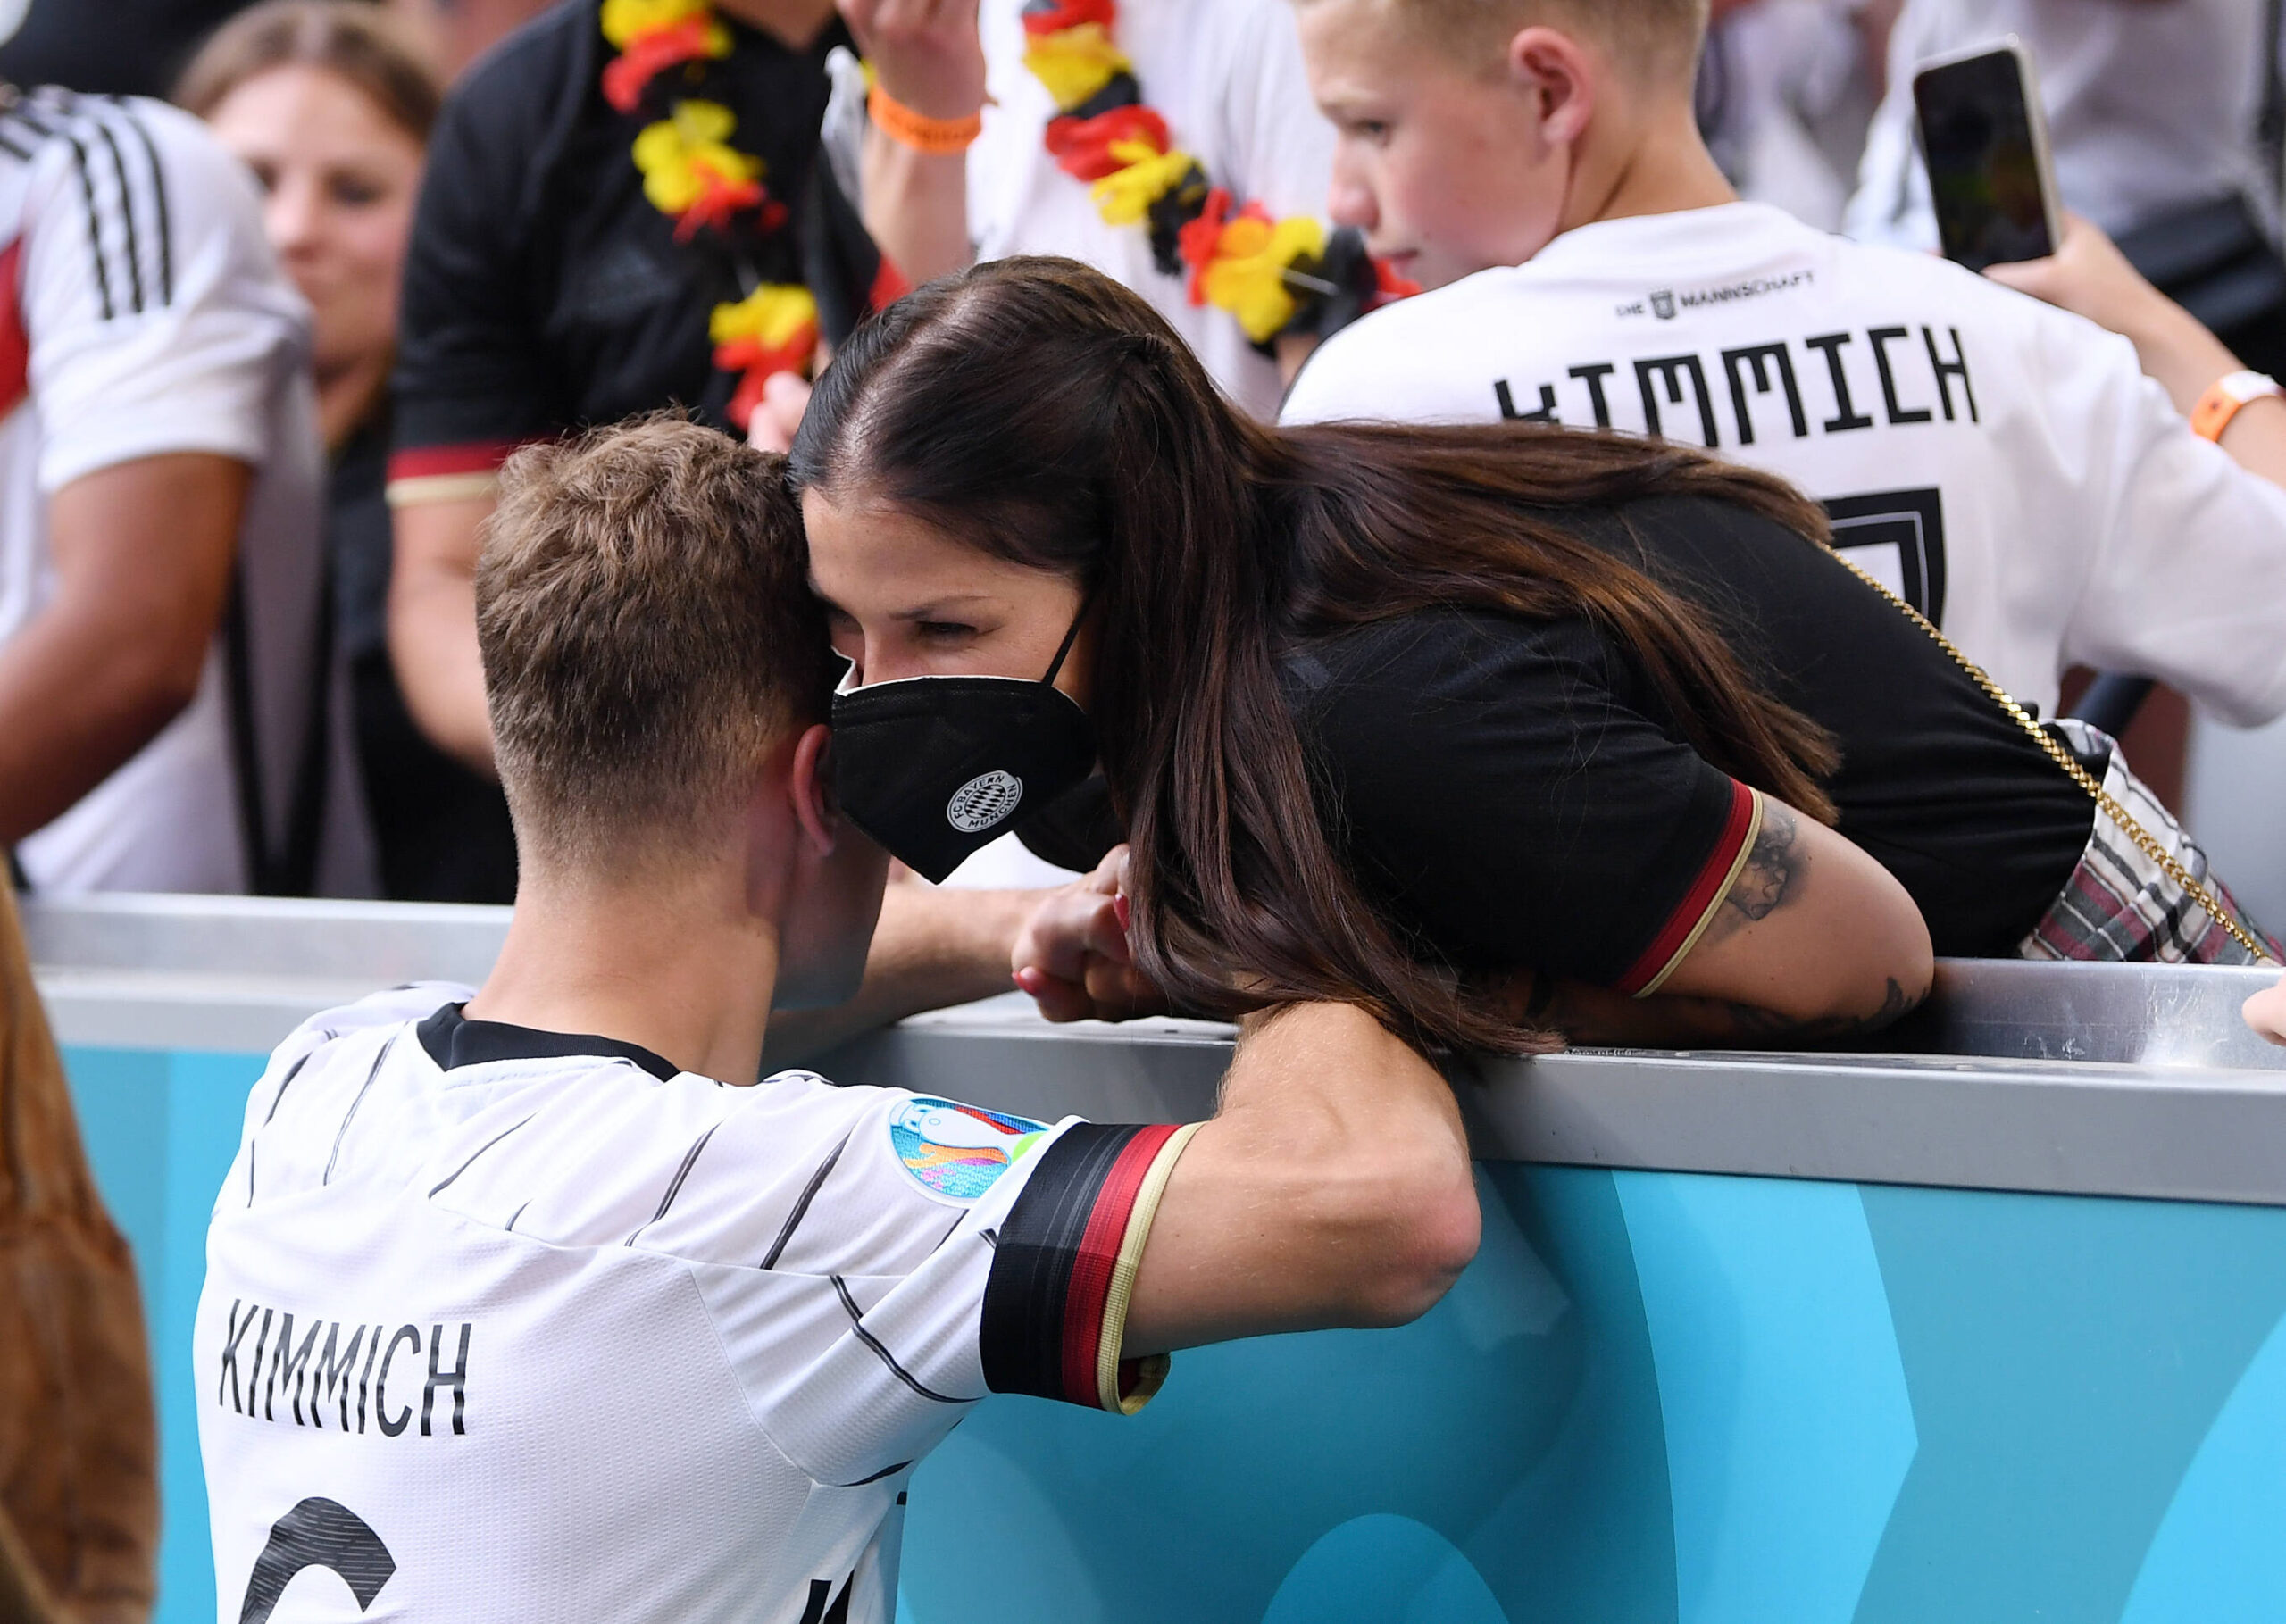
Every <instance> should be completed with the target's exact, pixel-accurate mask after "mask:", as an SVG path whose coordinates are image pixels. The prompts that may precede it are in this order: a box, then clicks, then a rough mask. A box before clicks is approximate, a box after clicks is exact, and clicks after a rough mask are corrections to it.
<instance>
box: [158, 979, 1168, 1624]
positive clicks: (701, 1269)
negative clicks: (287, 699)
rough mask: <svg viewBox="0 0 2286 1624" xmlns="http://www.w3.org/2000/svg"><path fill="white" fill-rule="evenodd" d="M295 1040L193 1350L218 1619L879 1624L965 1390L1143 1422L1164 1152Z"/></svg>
mask: <svg viewBox="0 0 2286 1624" xmlns="http://www.w3.org/2000/svg"><path fill="white" fill-rule="evenodd" d="M469 996H470V994H469V992H468V991H467V989H465V988H451V987H436V986H430V987H409V988H404V989H400V990H398V991H396V992H392V993H385V994H381V995H377V996H375V997H371V998H368V999H365V1000H363V1002H361V1003H358V1004H352V1005H350V1006H348V1007H347V1008H346V1009H339V1010H335V1011H331V1012H328V1013H326V1014H323V1015H320V1016H318V1017H316V1018H314V1019H313V1020H311V1021H309V1022H308V1023H306V1024H305V1026H303V1027H302V1028H301V1029H299V1030H298V1031H296V1033H295V1034H294V1036H293V1037H290V1038H289V1039H288V1041H287V1042H286V1043H285V1044H284V1045H282V1046H281V1047H280V1048H279V1051H278V1053H277V1054H276V1055H275V1056H273V1057H272V1059H271V1064H270V1067H269V1069H268V1070H266V1071H265V1072H264V1073H263V1079H262V1080H261V1081H260V1082H259V1083H258V1084H256V1085H255V1087H254V1092H253V1094H252V1095H251V1096H250V1098H249V1100H248V1102H247V1109H246V1132H245V1137H244V1139H243V1141H242V1144H241V1146H240V1150H239V1153H238V1161H237V1162H236V1163H235V1164H234V1165H233V1167H232V1169H231V1170H230V1175H229V1181H228V1182H227V1183H226V1184H225V1186H224V1187H223V1189H222V1192H221V1196H220V1198H219V1199H218V1200H217V1202H216V1203H215V1207H214V1215H213V1225H212V1228H211V1229H210V1231H209V1234H208V1240H207V1275H206V1284H205V1289H204V1293H203V1295H201V1297H200V1300H199V1309H198V1320H197V1327H196V1340H195V1359H196V1377H197V1383H198V1400H199V1442H200V1446H201V1450H202V1453H204V1460H205V1467H206V1480H207V1489H208V1495H209V1499H210V1502H211V1507H212V1516H213V1531H214V1562H215V1571H216V1581H217V1589H218V1596H217V1603H218V1608H219V1612H220V1616H221V1617H223V1618H231V1619H238V1620H252V1621H256V1624H258V1621H260V1620H321V1619H322V1620H337V1619H339V1620H346V1619H363V1620H384V1619H405V1620H422V1621H423V1624H438V1621H440V1620H455V1619H462V1620H519V1619H521V1620H546V1621H547V1624H567V1621H572V1620H597V1624H604V1621H605V1620H609V1621H611V1624H635V1621H637V1620H675V1621H676V1624H700V1621H702V1620H755V1624H822V1621H823V1620H828V1619H833V1620H851V1621H852V1624H858V1621H864V1624H886V1621H887V1620H889V1618H890V1617H891V1616H892V1614H893V1612H894V1610H895V1603H896V1558H897V1537H898V1533H899V1530H900V1528H901V1527H902V1511H901V1508H902V1506H903V1505H904V1503H905V1485H906V1482H907V1480H908V1479H909V1478H910V1476H911V1473H912V1470H913V1467H914V1463H915V1462H918V1461H919V1460H920V1459H921V1458H922V1456H923V1455H925V1454H927V1453H929V1451H930V1449H931V1448H932V1447H934V1446H935V1445H936V1444H937V1443H938V1441H939V1439H941V1438H942V1437H944V1436H945V1435H946V1434H947V1432H948V1431H950V1430H951V1429H952V1428H953V1426H954V1425H955V1423H956V1422H957V1421H959V1420H960V1419H961V1417H962V1416H963V1415H964V1414H965V1413H966V1412H967V1411H968V1408H969V1406H970V1405H972V1403H975V1402H976V1401H977V1400H978V1399H980V1398H981V1397H982V1396H983V1395H984V1394H985V1393H986V1392H988V1391H994V1392H1022V1393H1031V1394H1035V1395H1039V1396H1043V1397H1048V1398H1058V1399H1066V1400H1070V1401H1072V1402H1075V1403H1087V1404H1091V1405H1097V1406H1102V1407H1107V1408H1110V1409H1114V1410H1119V1411H1131V1410H1133V1409H1135V1408H1138V1407H1139V1406H1140V1404H1141V1403H1143V1402H1144V1401H1145V1400H1147V1398H1148V1397H1149V1396H1150V1395H1151V1393H1152V1392H1154V1391H1155V1390H1156V1387H1157V1385H1158V1382H1159V1380H1160V1379H1161V1378H1162V1376H1163V1375H1164V1370H1165V1361H1164V1358H1161V1359H1156V1360H1151V1361H1143V1362H1138V1361H1128V1362H1122V1361H1121V1360H1120V1359H1119V1357H1118V1349H1119V1343H1120V1338H1121V1337H1122V1334H1123V1328H1124V1323H1125V1317H1126V1303H1127V1296H1128V1292H1129V1290H1130V1287H1131V1285H1132V1282H1133V1278H1134V1270H1135V1266H1136V1263H1137V1262H1138V1260H1139V1257H1140V1255H1141V1251H1142V1245H1143V1240H1144V1237H1145V1235H1146V1234H1147V1231H1148V1228H1149V1225H1150V1220H1151V1215H1152V1213H1153V1212H1154V1211H1155V1210H1156V1205H1157V1202H1158V1197H1159V1194H1160V1192H1161V1191H1162V1190H1163V1189H1164V1185H1165V1181H1166V1177H1167V1174H1168V1172H1169V1171H1170V1170H1171V1169H1172V1166H1173V1162H1174V1159H1175V1157H1176V1156H1177V1155H1179V1154H1180V1153H1181V1147H1182V1145H1183V1144H1184V1143H1185V1142H1186V1140H1187V1138H1188V1136H1189V1129H1181V1128H1107V1127H1102V1126H1098V1125H1096V1124H1091V1123H1087V1122H1081V1121H1080V1120H1077V1119H1072V1120H1066V1121H1064V1122H1062V1123H1059V1124H1057V1125H1055V1127H1052V1128H1049V1127H1043V1126H1041V1125H1039V1124H1038V1123H1034V1122H1028V1121H1025V1120H1022V1119H1020V1118H1014V1117H1009V1116H1005V1115H1003V1114H1000V1113H997V1112H988V1111H980V1110H976V1109H974V1108H972V1107H969V1106H964V1105H959V1104H955V1103H952V1102H949V1101H945V1100H938V1099H930V1098H926V1097H922V1096H916V1095H910V1094H905V1093H903V1092H901V1091H897V1090H893V1089H880V1088H837V1087H833V1086H832V1085H830V1084H829V1083H827V1082H825V1081H824V1080H823V1079H820V1078H817V1077H814V1076H813V1075H810V1074H808V1073H806V1072H788V1073H784V1074H782V1075H780V1076H777V1077H773V1078H771V1079H766V1080H764V1081H763V1082H762V1083H760V1084H758V1085H755V1086H753V1087H727V1086H725V1085H724V1084H722V1083H720V1082H717V1081H715V1080H713V1079H710V1078H705V1077H697V1076H693V1075H691V1074H688V1073H679V1072H677V1071H676V1070H675V1068H674V1067H673V1066H672V1065H670V1064H668V1063H667V1062H664V1061H663V1060H661V1059H660V1058H659V1057H658V1056H656V1055H655V1054H650V1053H648V1052H647V1051H646V1050H643V1049H640V1048H638V1047H636V1046H635V1045H630V1044H624V1043H619V1042H615V1041H613V1040H611V1039H607V1038H601V1037H568V1036H564V1035H562V1034H557V1033H550V1032H540V1031H534V1030H531V1029H526V1028H521V1027H514V1026H507V1025H504V1024H499V1023H496V1022H488V1021H480V1020H465V1019H463V1016H462V1014H461V1010H460V1004H461V1001H462V1000H464V999H466V998H467V997H469Z"/></svg>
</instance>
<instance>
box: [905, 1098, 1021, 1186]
mask: <svg viewBox="0 0 2286 1624" xmlns="http://www.w3.org/2000/svg"><path fill="white" fill-rule="evenodd" d="M1046 1132H1047V1128H1045V1127H1044V1126H1043V1125H1042V1124H1040V1123H1038V1122H1032V1121H1028V1120H1025V1119H1024V1118H1022V1117H1012V1116H1006V1115H1004V1114H1002V1113H1001V1112H997V1111H984V1110H980V1109H979V1108H978V1107H976V1106H974V1105H958V1104H955V1103H953V1102H952V1101H950V1100H938V1099H930V1098H928V1097H927V1096H925V1095H924V1096H922V1097H919V1098H915V1099H910V1100H907V1101H905V1103H904V1104H902V1105H900V1106H898V1107H897V1113H896V1114H895V1115H894V1116H892V1117H890V1118H889V1143H890V1145H892V1146H894V1147H895V1149H896V1151H897V1160H898V1161H900V1162H904V1163H905V1171H906V1172H908V1173H911V1174H912V1175H913V1176H914V1178H917V1179H919V1180H920V1181H921V1182H922V1184H923V1185H925V1186H927V1187H929V1188H930V1190H932V1191H934V1192H935V1193H936V1194H938V1195H945V1196H949V1197H951V1198H952V1199H953V1200H955V1201H974V1200H975V1199H976V1198H977V1197H978V1196H980V1195H983V1194H984V1193H985V1192H986V1191H987V1190H989V1189H990V1188H991V1187H992V1186H993V1184H994V1182H995V1181H997V1179H998V1178H999V1177H1000V1175H1001V1174H1003V1173H1005V1172H1006V1171H1007V1170H1009V1169H1010V1168H1011V1167H1013V1166H1014V1165H1015V1162H1016V1159H1017V1158H1018V1157H1020V1156H1022V1154H1023V1153H1025V1152H1026V1151H1028V1150H1030V1148H1031V1147H1032V1146H1033V1145H1035V1144H1036V1143H1038V1142H1039V1137H1040V1136H1041V1135H1042V1134H1044V1133H1046Z"/></svg>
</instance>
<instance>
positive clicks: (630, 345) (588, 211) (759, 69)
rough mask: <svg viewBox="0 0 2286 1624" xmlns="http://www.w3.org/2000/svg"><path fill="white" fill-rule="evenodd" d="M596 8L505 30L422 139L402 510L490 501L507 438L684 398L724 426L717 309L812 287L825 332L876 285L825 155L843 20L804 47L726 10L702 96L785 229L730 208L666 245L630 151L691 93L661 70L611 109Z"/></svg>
mask: <svg viewBox="0 0 2286 1624" xmlns="http://www.w3.org/2000/svg"><path fill="white" fill-rule="evenodd" d="M599 12H600V5H599V4H598V0H580V3H576V4H567V5H563V6H559V7H557V8H556V9H555V11H552V12H548V13H547V14H546V16H544V17H542V18H540V19H539V20H538V21H535V22H533V23H531V24H530V25H529V26H527V27H526V28H524V29H521V30H519V31H518V32H517V33H516V34H514V35H513V36H511V37H509V38H508V39H507V40H505V42H503V43H502V44H501V45H500V46H497V47H496V49H495V50H494V51H493V52H492V53H491V54H488V56H486V57H485V58H484V59H483V60H482V61H480V62H479V63H478V64H477V65H476V66H475V67H474V68H473V69H472V70H471V71H470V73H469V75H468V77H467V78H466V79H463V80H462V81H461V83H460V84H459V85H458V86H457V87H455V90H454V92H453V94H452V96H450V97H449V98H447V100H446V104H445V109H444V112H443V114H442V116H441V117H440V119H439V120H438V125H437V129H436V132H435V134H434V135H433V136H432V137H431V138H430V146H429V161H428V168H427V171H426V173H425V177H424V179H423V181H422V185H421V199H420V204H419V205H418V209H417V211H416V213H415V217H414V221H413V237H412V240H411V243H410V245H409V246H408V248H407V250H406V256H405V287H404V296H403V306H402V312H401V314H400V317H399V325H398V344H397V362H396V376H395V378H394V379H393V388H394V391H395V404H396V430H395V436H394V446H393V450H392V455H391V458H390V464H389V479H390V485H391V487H392V493H393V495H396V496H399V497H400V498H402V497H404V496H407V495H410V494H412V492H413V486H412V485H411V483H410V482H413V481H422V482H425V486H426V487H425V488H423V489H421V491H420V495H421V496H446V495H457V494H463V492H462V489H461V488H460V487H465V494H468V495H482V494H484V491H485V489H486V487H487V482H488V475H489V474H490V472H491V471H492V470H493V469H494V468H495V467H496V466H497V465H498V463H499V462H501V461H502V459H503V458H505V455H506V454H507V453H508V452H509V451H510V450H512V449H513V448H514V447H515V446H517V445H520V444H521V443H523V442H525V441H528V440H533V439H539V438H544V437H549V436H552V435H555V434H559V433H561V432H563V430H565V429H574V428H579V427H581V426H584V425H587V424H591V423H607V422H613V421H618V420H619V419H621V418H623V417H626V416H629V415H630V414H631V413H634V412H647V411H655V410H657V409H659V408H661V407H665V406H682V407H685V408H688V409H689V410H691V411H694V412H697V413H698V414H699V416H701V417H702V418H703V419H705V421H710V422H713V423H714V424H716V425H717V426H722V425H724V424H725V423H726V422H727V419H726V417H725V412H726V410H727V407H728V405H729V402H730V395H731V392H732V390H733V389H734V388H735V387H736V386H737V384H738V375H737V374H736V373H734V372H730V371H723V370H722V369H719V368H717V367H716V366H715V365H714V362H713V344H712V341H711V340H710V339H709V337H708V334H707V319H708V316H709V314H710V313H711V312H713V309H714V307H715V305H716V304H720V303H722V302H725V301H731V300H736V299H738V298H739V297H740V296H743V295H744V294H745V293H747V291H749V290H750V289H751V287H753V286H754V285H755V283H757V282H794V281H800V282H805V283H806V284H808V285H809V287H810V288H811V291H812V292H813V293H815V294H816V295H817V296H818V297H819V302H820V306H821V311H822V313H823V316H824V320H825V325H826V327H827V329H828V336H829V337H835V338H838V337H840V336H841V334H840V333H839V332H838V331H836V330H835V329H836V328H837V326H838V325H840V321H838V313H839V315H840V316H841V317H846V318H847V319H850V320H854V317H849V316H848V314H847V312H848V311H849V308H850V306H851V305H852V304H853V302H855V303H858V304H862V303H863V302H864V300H865V299H866V298H867V297H868V296H870V294H871V292H872V288H871V287H870V286H869V285H868V283H867V280H866V279H868V278H870V277H872V276H873V275H875V274H876V273H877V272H878V270H879V262H878V256H876V255H874V254H873V250H872V245H871V244H870V243H869V242H865V241H864V240H862V239H863V237H864V229H863V227H862V226H859V225H856V224H855V216H854V214H853V213H852V212H850V211H849V209H848V206H847V203H846V201H844V200H842V198H841V196H840V194H839V193H838V191H837V190H835V189H833V188H832V187H831V186H830V180H828V179H826V177H827V175H828V173H829V171H827V170H826V169H825V168H824V166H822V164H821V163H820V162H819V161H818V136H819V125H820V121H821V120H822V118H823V116H824V112H825V106H826V100H827V92H828V86H827V79H826V70H825V61H826V57H827V54H829V53H830V51H831V50H832V49H833V47H834V46H837V45H846V44H847V43H848V40H849V36H848V32H847V29H844V28H843V26H842V25H841V23H840V22H839V21H838V20H837V21H830V22H829V23H828V24H827V26H826V27H825V28H824V29H822V31H821V32H820V34H819V35H818V37H816V38H815V39H813V41H811V42H810V43H809V44H808V45H807V46H804V47H802V48H799V49H796V48H793V47H790V46H787V45H785V44H783V43H781V42H780V41H779V40H778V39H777V38H776V37H774V36H772V35H770V34H768V33H765V32H763V31H762V30H760V29H752V28H749V27H747V26H746V25H745V24H743V23H741V22H739V21H737V20H736V19H734V18H730V17H728V16H721V17H719V19H718V20H719V21H721V22H722V25H723V26H724V27H725V28H726V29H729V30H730V38H731V43H732V50H731V53H730V56H728V57H727V58H725V59H723V60H722V61H720V62H711V63H709V64H707V66H706V68H705V78H704V79H703V82H701V83H699V84H698V87H697V89H698V92H699V93H700V94H701V95H702V96H703V99H706V100H712V101H715V102H719V103H721V104H723V105H725V106H728V107H729V108H730V111H731V112H732V113H733V114H734V115H735V116H736V118H737V120H738V127H737V129H736V131H735V133H734V134H733V136H732V137H731V140H732V144H733V145H734V146H737V147H738V149H739V150H740V151H743V152H746V153H749V154H754V155H755V156H758V157H759V158H761V159H762V161H763V166H764V168H763V184H764V185H765V186H766V187H768V188H769V191H770V195H771V196H772V198H774V199H776V200H777V201H778V202H780V203H782V204H785V205H786V207H787V210H788V218H787V221H786V223H785V224H784V225H783V226H782V227H780V228H778V229H761V228H760V227H759V226H758V225H757V224H756V223H755V219H754V217H753V216H752V215H751V214H747V215H741V216H740V217H738V222H737V223H736V224H735V225H734V227H733V228H732V229H730V230H729V231H728V233H727V234H722V233H717V232H715V231H713V230H711V229H710V230H704V231H700V232H698V233H697V234H696V236H694V237H691V238H690V240H688V241H680V242H679V241H677V240H676V235H675V233H676V226H675V222H674V221H672V220H671V219H670V218H668V217H667V216H666V215H664V214H663V213H661V212H659V210H658V209H657V208H656V207H655V206H653V204H651V203H650V202H649V201H648V200H647V198H646V197H645V196H644V193H643V176H642V173H641V172H640V171H638V169H637V167H636V164H635V160H634V155H633V146H634V142H635V137H637V135H638V134H639V133H640V132H641V131H642V129H644V128H645V126H646V125H647V124H648V123H650V122H652V121H655V120H657V119H659V118H661V117H663V112H662V108H661V105H660V103H661V102H662V101H663V99H665V98H666V97H667V96H669V95H670V93H671V92H677V91H684V81H683V80H682V79H680V78H677V77H676V75H675V72H674V71H671V72H670V73H669V74H667V75H663V76H662V78H661V79H660V80H659V81H658V86H659V87H658V88H657V89H656V91H655V94H653V95H652V96H651V97H650V99H649V100H648V101H647V103H646V104H644V105H643V106H642V107H639V108H638V109H637V110H636V111H635V112H626V113H623V112H618V111H617V110H615V109H614V108H613V107H612V106H611V105H610V104H609V103H607V102H606V101H605V99H604V96H603V92H602V89H601V80H602V75H603V71H604V67H605V64H606V63H607V62H610V61H611V59H612V56H613V49H612V47H611V46H610V45H609V44H608V43H607V42H606V41H605V39H604V37H603V34H602V29H601V23H600V20H599ZM685 93H687V92H685ZM861 262H864V263H861ZM454 481H457V482H458V484H457V486H456V487H455V486H448V485H447V484H446V483H445V482H454Z"/></svg>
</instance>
